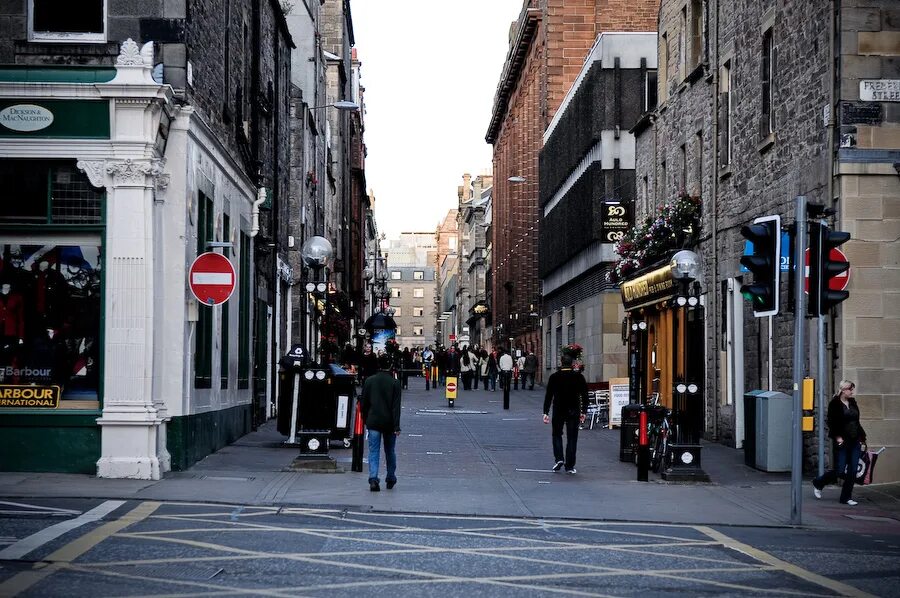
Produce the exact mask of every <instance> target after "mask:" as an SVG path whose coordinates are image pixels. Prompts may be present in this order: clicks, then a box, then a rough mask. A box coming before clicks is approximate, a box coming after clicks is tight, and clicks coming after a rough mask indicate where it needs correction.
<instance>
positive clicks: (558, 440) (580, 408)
mask: <svg viewBox="0 0 900 598" xmlns="http://www.w3.org/2000/svg"><path fill="white" fill-rule="evenodd" d="M572 361H573V360H572V357H571V356H569V355H563V356H562V357H561V358H560V365H561V366H562V367H561V368H560V369H559V371H557V372H554V373H553V374H551V375H550V379H549V380H547V392H546V394H545V396H544V417H543V419H544V423H545V424H549V423H550V407H551V405H552V406H553V426H552V428H553V458H554V459H556V463H555V464H554V465H553V471H559V470H560V469H562V468H563V466H565V468H566V473H571V474H574V473H575V451H576V450H577V449H578V424H583V423H584V418H585V415H586V414H587V407H588V387H587V381H586V380H585V379H584V376H583V375H582V374H581V372H576V371H574V370H573V369H572ZM563 428H565V429H566V452H565V453H563V441H562V437H563Z"/></svg>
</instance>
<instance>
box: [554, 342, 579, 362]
mask: <svg viewBox="0 0 900 598" xmlns="http://www.w3.org/2000/svg"><path fill="white" fill-rule="evenodd" d="M559 352H560V354H561V355H567V356H569V357H571V358H572V359H581V354H582V353H584V347H582V346H581V345H579V344H578V343H570V344H568V345H565V346H563V347H560V349H559Z"/></svg>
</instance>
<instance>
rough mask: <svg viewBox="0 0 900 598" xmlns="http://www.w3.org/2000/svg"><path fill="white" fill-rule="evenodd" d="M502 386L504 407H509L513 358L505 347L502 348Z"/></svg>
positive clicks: (500, 360) (499, 363) (500, 366)
mask: <svg viewBox="0 0 900 598" xmlns="http://www.w3.org/2000/svg"><path fill="white" fill-rule="evenodd" d="M497 365H498V366H499V368H500V388H501V390H503V408H504V409H509V386H510V384H512V373H513V358H512V355H510V354H509V353H508V352H507V351H506V350H505V349H500V359H499V361H498V363H497Z"/></svg>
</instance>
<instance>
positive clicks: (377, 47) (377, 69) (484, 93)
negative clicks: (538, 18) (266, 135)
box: [351, 0, 522, 239]
mask: <svg viewBox="0 0 900 598" xmlns="http://www.w3.org/2000/svg"><path fill="white" fill-rule="evenodd" d="M521 7H522V0H457V1H456V2H452V3H439V2H434V1H433V0H351V9H352V13H353V31H354V34H355V38H356V48H357V51H358V56H359V59H360V61H361V62H362V84H363V86H364V87H365V88H366V92H365V105H366V114H365V125H366V131H365V141H366V146H367V147H368V155H367V157H366V181H367V185H368V186H369V188H370V189H372V190H373V191H374V193H375V218H376V221H377V223H378V229H379V231H381V232H384V233H385V234H386V235H387V238H388V239H390V238H395V237H397V235H398V234H399V233H400V232H409V231H428V230H434V229H435V227H436V226H437V224H438V222H439V221H440V220H442V219H443V217H444V215H445V214H446V213H447V210H450V209H452V208H454V207H456V204H457V196H456V187H457V186H458V185H459V184H460V182H461V179H462V175H463V173H465V172H469V173H471V174H472V175H473V176H477V175H478V174H481V173H482V172H483V171H485V170H486V169H490V167H491V146H489V145H488V144H487V143H485V141H484V135H485V133H486V132H487V128H488V123H489V121H490V116H491V108H492V106H493V100H494V91H495V90H496V88H497V83H498V81H499V79H500V71H501V70H502V68H503V61H504V59H505V58H506V51H507V44H508V35H509V26H510V23H511V22H512V21H514V20H515V19H516V18H517V17H518V15H519V11H520V9H521Z"/></svg>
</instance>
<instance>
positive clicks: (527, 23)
mask: <svg viewBox="0 0 900 598" xmlns="http://www.w3.org/2000/svg"><path fill="white" fill-rule="evenodd" d="M541 18H542V17H541V10H540V9H538V8H525V9H523V10H522V14H521V15H519V21H518V25H519V26H518V30H517V31H516V37H515V40H514V41H513V43H512V44H510V47H509V53H508V54H507V56H506V62H505V63H504V65H503V72H502V73H501V75H500V83H499V85H497V92H496V94H495V95H494V109H493V112H492V113H491V122H490V124H489V125H488V130H487V134H486V135H485V137H484V140H485V141H487V142H488V143H491V144H493V143H494V142H495V141H496V140H497V136H498V134H499V133H500V125H501V124H502V123H503V119H504V117H505V116H506V111H507V109H508V108H509V98H510V96H511V95H512V92H513V90H514V89H515V87H516V82H517V81H518V80H519V75H520V74H521V73H522V68H523V67H524V65H525V59H526V57H527V56H528V51H529V49H530V48H531V43H532V42H533V41H534V37H535V33H537V29H538V24H539V23H540V21H541Z"/></svg>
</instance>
